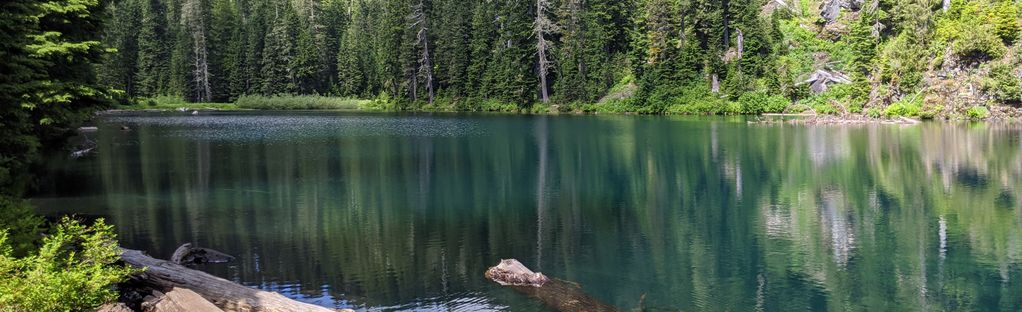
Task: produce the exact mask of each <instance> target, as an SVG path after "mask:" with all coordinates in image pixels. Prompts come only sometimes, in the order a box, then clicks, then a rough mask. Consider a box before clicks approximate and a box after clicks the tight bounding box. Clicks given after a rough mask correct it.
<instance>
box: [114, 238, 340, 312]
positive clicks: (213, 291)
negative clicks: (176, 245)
mask: <svg viewBox="0 0 1022 312" xmlns="http://www.w3.org/2000/svg"><path fill="white" fill-rule="evenodd" d="M121 259H122V260H124V262H125V263H128V264H130V265H132V266H134V267H138V268H146V270H145V272H143V273H141V274H142V275H144V276H143V280H144V281H145V283H148V284H151V285H152V286H154V287H159V288H163V289H173V288H174V287H179V288H185V289H188V290H191V291H194V292H195V293H196V294H198V295H199V296H202V298H204V299H205V300H207V301H209V302H210V303H212V304H213V305H215V306H216V307H218V308H220V309H222V310H224V311H251V312H278V311H279V312H283V311H312V312H329V311H333V310H330V309H327V308H324V307H321V306H317V305H312V304H308V303H302V302H298V301H294V300H291V299H288V298H287V297H284V296H282V295H280V294H278V293H274V292H268V291H262V290H258V289H253V288H248V287H245V286H242V285H239V284H235V283H234V282H231V281H228V280H225V279H222V278H219V277H216V276H213V275H210V274H207V273H205V272H201V271H197V270H192V269H189V268H187V267H185V266H183V265H180V264H176V263H173V262H170V261H165V260H159V259H155V258H153V257H150V256H147V255H146V254H144V253H142V252H141V251H138V250H130V249H122V253H121Z"/></svg>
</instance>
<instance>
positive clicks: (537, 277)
mask: <svg viewBox="0 0 1022 312" xmlns="http://www.w3.org/2000/svg"><path fill="white" fill-rule="evenodd" d="M484 276H486V278H488V279H490V280H492V281H494V282H497V283H498V284H501V285H504V286H532V287H543V284H546V283H547V282H549V281H550V279H549V278H547V277H546V275H543V273H536V272H533V271H532V270H529V268H527V267H525V265H524V264H522V263H521V262H518V260H515V259H503V260H500V263H498V264H497V265H496V266H494V267H491V268H490V269H489V270H486V274H484Z"/></svg>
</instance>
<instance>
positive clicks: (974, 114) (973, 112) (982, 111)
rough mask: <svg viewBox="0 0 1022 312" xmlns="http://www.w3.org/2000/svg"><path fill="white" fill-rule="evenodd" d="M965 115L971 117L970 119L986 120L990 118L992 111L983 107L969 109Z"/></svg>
mask: <svg viewBox="0 0 1022 312" xmlns="http://www.w3.org/2000/svg"><path fill="white" fill-rule="evenodd" d="M965 113H966V115H968V116H969V118H970V119H985V118H987V117H990V110H988V109H987V108H986V107H983V106H973V107H969V109H968V110H966V111H965Z"/></svg>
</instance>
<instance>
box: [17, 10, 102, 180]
mask: <svg viewBox="0 0 1022 312" xmlns="http://www.w3.org/2000/svg"><path fill="white" fill-rule="evenodd" d="M104 4H105V1H99V0H49V1H43V0H25V1H3V2H2V3H0V12H3V18H0V29H3V31H0V60H2V61H0V73H2V74H0V103H3V105H0V120H2V126H0V194H7V195H20V193H21V192H23V191H24V190H25V188H26V187H27V184H28V183H29V181H30V179H29V178H28V175H27V174H28V168H29V166H30V165H31V164H32V163H33V162H34V161H36V159H37V157H38V152H39V151H40V149H45V148H48V147H52V146H53V145H54V144H53V143H55V142H59V141H61V140H62V139H63V138H65V137H66V136H68V135H70V133H71V130H72V129H74V127H75V125H77V124H79V123H81V122H83V121H84V120H85V119H87V118H89V117H91V115H92V111H93V110H94V109H96V108H99V107H103V106H105V105H107V104H109V101H110V98H111V94H110V92H109V91H107V90H106V89H105V88H103V87H99V86H98V83H97V81H96V75H95V71H94V68H95V67H94V66H95V65H96V64H97V63H98V62H99V61H100V59H101V58H102V57H103V55H104V54H105V53H106V48H104V47H103V46H101V45H100V44H99V41H98V40H99V38H100V32H99V27H101V26H102V25H103V20H102V18H101V15H100V14H96V12H99V11H101V10H102V9H103V5H104Z"/></svg>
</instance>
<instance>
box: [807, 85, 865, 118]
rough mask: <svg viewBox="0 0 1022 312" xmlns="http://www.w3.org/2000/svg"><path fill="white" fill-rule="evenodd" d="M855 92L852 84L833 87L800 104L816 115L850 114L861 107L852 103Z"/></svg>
mask: <svg viewBox="0 0 1022 312" xmlns="http://www.w3.org/2000/svg"><path fill="white" fill-rule="evenodd" d="M855 92H856V88H855V85H853V84H841V85H833V86H831V88H830V89H829V90H827V92H824V93H822V94H818V95H814V96H812V97H809V98H807V99H805V100H803V101H802V102H803V103H802V104H805V105H806V106H809V107H810V108H812V109H813V110H814V111H816V113H818V114H836V113H843V112H845V111H848V112H851V111H854V110H856V109H857V107H859V106H861V105H859V104H858V103H853V102H854V101H855V100H854V98H855ZM838 106H840V107H838Z"/></svg>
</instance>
